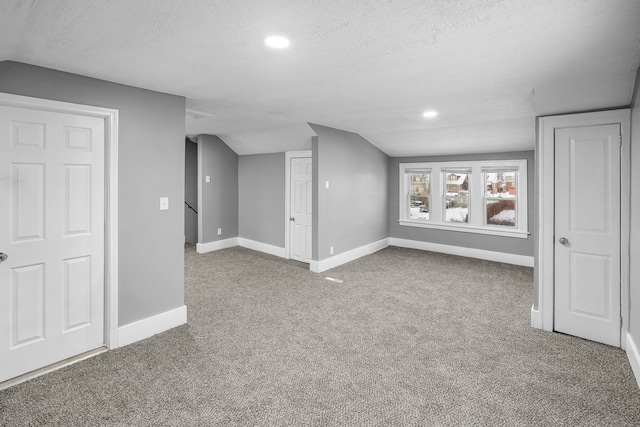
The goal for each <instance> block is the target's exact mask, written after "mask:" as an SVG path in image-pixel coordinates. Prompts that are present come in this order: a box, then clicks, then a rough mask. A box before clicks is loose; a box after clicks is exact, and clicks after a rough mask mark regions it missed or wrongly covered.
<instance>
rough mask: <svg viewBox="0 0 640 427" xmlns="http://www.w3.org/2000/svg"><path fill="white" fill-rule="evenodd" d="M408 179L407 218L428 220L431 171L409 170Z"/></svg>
mask: <svg viewBox="0 0 640 427" xmlns="http://www.w3.org/2000/svg"><path fill="white" fill-rule="evenodd" d="M407 177H408V181H409V200H408V201H409V218H410V219H413V220H417V221H428V220H429V207H430V205H431V203H430V197H431V185H430V184H431V173H430V172H429V170H410V171H408V172H407Z"/></svg>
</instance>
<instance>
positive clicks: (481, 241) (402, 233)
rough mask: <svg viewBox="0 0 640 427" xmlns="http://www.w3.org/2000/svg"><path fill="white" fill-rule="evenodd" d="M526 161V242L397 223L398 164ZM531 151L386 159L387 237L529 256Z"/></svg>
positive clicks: (532, 174)
mask: <svg viewBox="0 0 640 427" xmlns="http://www.w3.org/2000/svg"><path fill="white" fill-rule="evenodd" d="M506 159H526V160H527V210H528V225H529V232H530V233H531V234H530V235H529V237H528V238H527V239H518V238H513V237H500V236H491V235H486V234H474V233H464V232H456V231H447V230H434V229H431V228H418V227H406V226H401V225H399V224H398V219H399V200H398V199H399V187H398V185H399V182H398V181H399V179H400V178H399V164H400V163H413V162H448V161H458V160H469V161H473V160H506ZM534 170H535V164H534V152H533V151H520V152H511V153H491V154H469V155H456V156H431V157H394V158H391V159H389V198H390V200H389V235H390V237H397V238H401V239H409V240H418V241H423V242H430V243H438V244H442V245H451V246H461V247H465V248H473V249H483V250H487V251H494V252H505V253H510V254H516V255H525V256H533V244H534V236H533V232H532V231H533V227H534V225H535V224H534V217H533V200H534V199H533V186H534V182H533V177H534Z"/></svg>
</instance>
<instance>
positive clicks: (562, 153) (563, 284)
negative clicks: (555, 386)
mask: <svg viewBox="0 0 640 427" xmlns="http://www.w3.org/2000/svg"><path fill="white" fill-rule="evenodd" d="M555 161H556V163H555V304H554V307H555V312H554V314H555V320H554V325H555V330H557V331H558V332H564V333H567V334H570V335H575V336H579V337H582V338H586V339H589V340H593V341H598V342H601V343H605V344H609V345H613V346H618V347H619V346H620V125H618V124H614V125H602V126H588V127H577V128H567V129H557V130H556V131H555Z"/></svg>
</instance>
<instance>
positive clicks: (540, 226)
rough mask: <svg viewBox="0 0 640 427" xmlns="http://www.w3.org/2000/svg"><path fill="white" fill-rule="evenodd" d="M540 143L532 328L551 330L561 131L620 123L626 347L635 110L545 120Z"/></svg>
mask: <svg viewBox="0 0 640 427" xmlns="http://www.w3.org/2000/svg"><path fill="white" fill-rule="evenodd" d="M537 122H538V123H537V124H538V126H537V134H538V135H537V142H536V175H537V176H536V188H535V194H536V195H537V197H536V198H535V199H536V208H535V212H536V220H535V223H536V230H535V235H536V238H535V241H534V243H535V251H534V252H535V264H534V266H535V268H534V282H535V285H536V289H537V298H536V299H535V300H534V304H533V307H532V308H531V326H533V327H535V328H539V329H543V330H546V331H553V329H554V328H553V327H554V319H553V315H554V268H555V267H554V255H555V254H554V211H555V204H554V203H555V202H554V200H555V181H554V168H555V130H556V129H561V128H569V127H580V126H595V125H605V124H620V133H621V147H620V156H621V163H620V182H621V188H620V193H621V194H620V195H621V200H620V212H621V219H620V264H621V265H620V298H621V301H620V303H621V307H620V314H621V316H622V326H621V333H622V339H621V347H622V348H623V349H625V348H626V340H625V339H624V336H625V335H626V334H625V332H628V330H629V266H630V260H629V231H630V218H631V217H630V197H631V191H630V183H631V163H630V159H631V138H630V123H631V114H630V110H629V109H618V110H607V111H599V112H592V113H579V114H566V115H558V116H547V117H539V118H538V119H537Z"/></svg>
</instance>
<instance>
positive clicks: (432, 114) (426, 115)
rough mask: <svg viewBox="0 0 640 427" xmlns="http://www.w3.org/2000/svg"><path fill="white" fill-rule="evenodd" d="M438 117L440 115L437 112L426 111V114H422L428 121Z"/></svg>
mask: <svg viewBox="0 0 640 427" xmlns="http://www.w3.org/2000/svg"><path fill="white" fill-rule="evenodd" d="M437 115H438V112H437V111H435V110H429V111H425V112H424V113H422V117H425V118H427V119H433V118H434V117H436V116H437Z"/></svg>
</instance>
